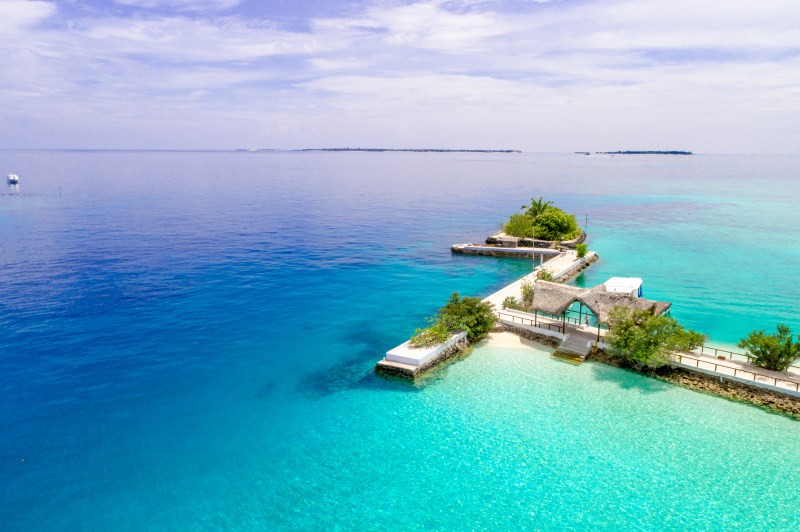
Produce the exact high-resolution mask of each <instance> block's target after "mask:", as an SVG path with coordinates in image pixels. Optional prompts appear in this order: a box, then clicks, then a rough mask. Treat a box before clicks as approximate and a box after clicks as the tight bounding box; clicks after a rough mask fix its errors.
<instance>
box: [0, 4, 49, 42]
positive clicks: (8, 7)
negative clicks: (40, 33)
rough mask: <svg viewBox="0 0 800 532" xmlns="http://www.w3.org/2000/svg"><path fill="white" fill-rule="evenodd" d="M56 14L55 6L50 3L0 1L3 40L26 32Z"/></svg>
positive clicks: (0, 23) (0, 30)
mask: <svg viewBox="0 0 800 532" xmlns="http://www.w3.org/2000/svg"><path fill="white" fill-rule="evenodd" d="M55 12H56V5H55V4H54V3H51V2H38V1H27V0H0V32H2V34H3V39H8V38H9V37H10V36H11V35H16V34H18V32H20V31H23V30H27V28H28V27H30V26H34V25H36V24H38V23H40V22H42V21H44V20H46V19H47V18H49V17H51V16H52V15H53V14H55Z"/></svg>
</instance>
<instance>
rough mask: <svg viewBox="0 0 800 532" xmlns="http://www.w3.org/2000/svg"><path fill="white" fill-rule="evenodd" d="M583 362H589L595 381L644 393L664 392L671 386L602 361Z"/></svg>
mask: <svg viewBox="0 0 800 532" xmlns="http://www.w3.org/2000/svg"><path fill="white" fill-rule="evenodd" d="M585 363H589V364H591V368H592V373H593V374H594V378H595V379H596V380H597V381H600V382H608V383H611V384H616V385H617V386H619V387H620V388H622V389H623V390H638V391H640V392H643V393H646V394H654V393H660V392H666V391H668V390H670V388H672V386H673V385H672V384H669V383H666V382H664V381H660V380H658V379H656V378H654V377H651V376H648V375H644V374H642V373H638V372H636V371H633V370H631V369H626V368H619V367H615V366H610V365H608V364H603V363H602V362H594V361H589V362H585Z"/></svg>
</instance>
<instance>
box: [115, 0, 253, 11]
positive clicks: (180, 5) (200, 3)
mask: <svg viewBox="0 0 800 532" xmlns="http://www.w3.org/2000/svg"><path fill="white" fill-rule="evenodd" d="M240 2H241V0H114V3H116V4H122V5H127V6H135V7H143V8H148V9H153V8H170V9H175V10H178V11H222V10H225V9H231V8H232V7H235V6H237V5H239V3H240Z"/></svg>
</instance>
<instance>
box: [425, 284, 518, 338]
mask: <svg viewBox="0 0 800 532" xmlns="http://www.w3.org/2000/svg"><path fill="white" fill-rule="evenodd" d="M506 299H508V298H506ZM504 304H505V302H504ZM493 308H494V306H493V305H492V304H491V303H485V302H483V301H481V300H480V299H478V298H477V297H463V298H462V297H460V296H459V295H458V292H453V293H452V294H451V295H450V300H449V301H448V302H447V304H445V306H444V307H442V308H440V309H439V314H438V316H437V317H436V318H435V319H433V318H429V319H428V322H429V323H430V325H429V326H428V327H425V328H424V329H417V330H415V331H414V334H413V335H411V338H410V339H409V343H410V344H411V346H412V347H428V346H431V345H436V344H441V343H444V342H446V341H447V339H448V338H449V337H450V335H452V334H453V333H455V332H458V331H467V336H468V337H469V339H470V340H473V341H474V340H480V339H481V338H483V337H484V336H486V334H487V333H488V332H489V331H491V330H492V328H493V327H494V324H495V321H496V320H497V317H496V316H495V314H494V311H493Z"/></svg>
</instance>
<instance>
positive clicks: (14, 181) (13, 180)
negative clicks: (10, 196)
mask: <svg viewBox="0 0 800 532" xmlns="http://www.w3.org/2000/svg"><path fill="white" fill-rule="evenodd" d="M6 181H8V184H9V185H18V184H19V176H18V175H17V174H8V175H7V176H6Z"/></svg>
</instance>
